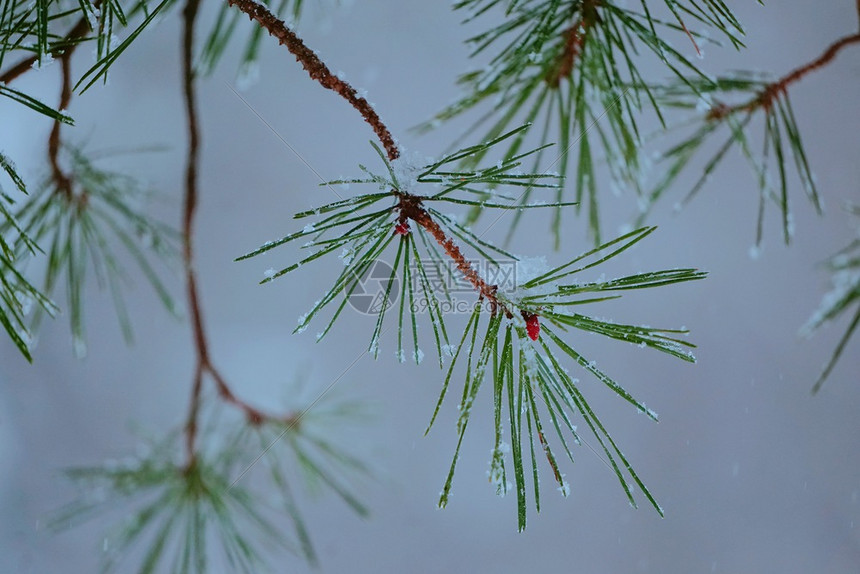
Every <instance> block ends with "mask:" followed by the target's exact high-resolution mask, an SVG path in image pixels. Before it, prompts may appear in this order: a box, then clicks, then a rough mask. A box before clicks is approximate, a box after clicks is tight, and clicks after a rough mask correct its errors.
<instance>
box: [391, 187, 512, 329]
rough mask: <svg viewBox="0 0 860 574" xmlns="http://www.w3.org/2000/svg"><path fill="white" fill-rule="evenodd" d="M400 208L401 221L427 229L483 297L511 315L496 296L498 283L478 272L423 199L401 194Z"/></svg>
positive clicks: (495, 307)
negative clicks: (492, 283)
mask: <svg viewBox="0 0 860 574" xmlns="http://www.w3.org/2000/svg"><path fill="white" fill-rule="evenodd" d="M398 209H399V210H400V220H401V223H402V220H404V219H411V220H412V221H414V222H415V223H416V224H418V225H420V226H421V227H423V228H424V229H425V230H427V232H428V233H430V235H432V236H433V238H434V239H435V240H436V242H437V243H438V244H439V245H440V246H441V247H442V249H444V250H445V254H446V255H447V256H448V257H450V258H451V260H452V261H453V262H454V264H455V265H456V266H457V269H458V270H459V271H460V273H462V274H463V277H465V278H466V279H467V280H468V281H469V283H471V284H472V286H473V287H474V288H475V290H476V291H477V292H478V293H479V294H480V295H481V297H483V298H485V299H487V301H489V302H490V304H491V305H492V307H493V309H497V308H498V309H501V310H502V311H504V313H505V314H506V315H508V316H511V311H510V310H509V309H507V307H505V305H504V304H503V303H501V302H500V301H499V299H498V297H497V296H496V291H497V290H498V285H490V284H488V283H487V282H486V281H485V280H484V279H483V278H482V277H481V276H480V275H478V272H477V271H475V268H474V267H472V265H471V264H470V263H469V262H468V261H467V260H466V257H465V256H464V255H463V252H462V251H460V247H459V246H458V245H457V244H456V243H454V241H453V240H452V239H451V238H450V237H448V235H447V234H446V233H445V230H443V229H442V227H441V226H440V225H439V224H438V223H437V222H436V221H435V220H434V219H433V218H432V217H430V214H429V213H427V210H426V209H424V206H423V205H421V200H420V199H419V198H418V197H416V196H414V195H406V194H403V195H401V196H400V204H399V205H398Z"/></svg>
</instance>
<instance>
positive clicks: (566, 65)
mask: <svg viewBox="0 0 860 574" xmlns="http://www.w3.org/2000/svg"><path fill="white" fill-rule="evenodd" d="M586 33H587V30H586V29H585V28H584V27H583V23H582V21H581V20H577V21H576V22H574V23H573V26H571V27H570V28H568V29H567V30H565V31H564V35H563V36H564V48H562V51H561V56H559V58H558V61H557V62H556V64H555V66H554V67H553V68H551V69H550V71H549V72H548V73H547V75H546V77H545V78H544V81H545V82H546V83H547V85H548V86H549V87H550V88H557V87H558V86H559V85H560V84H561V80H562V78H567V77H568V76H570V74H571V72H573V64H574V62H575V61H576V58H577V56H579V53H580V52H581V50H582V46H583V44H584V43H585V38H586Z"/></svg>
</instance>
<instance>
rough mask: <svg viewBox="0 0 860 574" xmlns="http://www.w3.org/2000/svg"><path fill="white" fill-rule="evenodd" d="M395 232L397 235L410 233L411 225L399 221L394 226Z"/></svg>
mask: <svg viewBox="0 0 860 574" xmlns="http://www.w3.org/2000/svg"><path fill="white" fill-rule="evenodd" d="M394 233H396V234H397V235H406V234H408V233H409V225H408V224H406V223H405V222H404V223H398V224H397V225H395V226H394Z"/></svg>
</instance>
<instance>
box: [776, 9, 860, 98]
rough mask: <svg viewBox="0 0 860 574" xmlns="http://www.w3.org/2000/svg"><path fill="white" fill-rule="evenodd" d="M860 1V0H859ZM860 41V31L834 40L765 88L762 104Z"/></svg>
mask: <svg viewBox="0 0 860 574" xmlns="http://www.w3.org/2000/svg"><path fill="white" fill-rule="evenodd" d="M858 1H860V0H858ZM857 43H860V33H858V34H852V35H851V36H845V37H844V38H840V39H839V40H837V41H835V42H833V44H831V45H830V46H829V47H828V48H827V49H826V50H824V53H823V54H821V55H820V56H819V57H818V58H816V59H814V60H812V61H811V62H809V63H807V64H805V65H803V66H800V67H799V68H797V69H795V70H792V71H791V72H789V73H788V74H786V75H785V76H783V77H782V78H781V79H779V80H778V81H776V82H774V83H773V84H771V85H770V86H768V87H767V89H765V91H764V92H763V93H762V96H761V100H762V101H761V105H762V106H764V107H765V108H767V107H769V106H770V105H771V103H772V102H773V98H774V97H775V96H776V95H777V94H779V93H780V92H785V91H786V90H787V89H788V86H790V85H791V84H793V83H795V82H798V81H800V80H802V79H803V78H804V77H805V76H806V75H807V74H809V73H811V72H814V71H815V70H817V69H819V68H821V67H823V66H826V65H827V64H829V63H830V62H832V61H833V59H834V58H835V57H836V55H837V54H838V53H839V51H840V50H841V49H842V48H844V47H846V46H850V45H851V44H857Z"/></svg>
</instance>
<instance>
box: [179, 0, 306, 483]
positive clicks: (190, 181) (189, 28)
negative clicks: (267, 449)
mask: <svg viewBox="0 0 860 574" xmlns="http://www.w3.org/2000/svg"><path fill="white" fill-rule="evenodd" d="M199 8H200V0H187V2H186V5H185V8H184V9H183V12H182V16H183V33H182V87H183V100H184V102H185V117H186V122H187V131H188V151H187V155H186V165H185V199H184V206H183V214H182V241H183V244H182V245H183V249H182V256H183V263H184V267H185V280H186V289H187V296H188V307H189V312H190V315H191V328H192V332H193V337H194V349H195V355H196V357H195V366H194V376H193V378H192V385H191V403H190V405H189V410H188V418H187V421H186V423H185V444H186V456H187V461H186V468H187V469H191V468H193V467H194V464H195V462H196V460H197V457H196V446H195V441H196V438H197V431H198V419H199V414H200V405H201V398H202V393H203V381H204V377H205V376H206V375H207V374H208V375H209V376H211V377H212V380H213V381H214V383H215V387H216V390H217V392H218V396H219V397H220V398H221V399H222V400H223V401H224V402H226V403H228V404H231V405H233V406H234V407H236V408H238V409H239V410H240V411H242V412H243V413H244V415H245V418H246V419H247V421H248V422H249V423H250V424H252V425H260V424H262V423H264V422H267V421H272V422H275V421H276V422H280V423H282V424H285V425H286V426H287V428H293V427H295V426H297V425H298V424H299V417H298V416H297V415H296V414H294V413H289V414H287V415H285V416H275V415H271V414H268V413H265V412H263V411H261V410H260V409H257V408H256V407H253V406H251V405H249V404H248V403H246V402H244V401H242V400H241V399H240V398H239V397H237V396H236V394H235V393H233V391H232V390H231V389H230V386H229V385H228V384H227V381H226V379H225V378H224V377H223V376H222V375H221V373H220V372H219V371H218V369H216V368H215V366H214V364H213V363H212V359H211V356H210V354H209V342H208V339H207V337H206V331H205V329H204V325H203V308H202V305H201V303H200V292H199V290H198V288H197V275H196V272H195V269H194V245H193V239H194V220H195V214H196V211H197V203H198V198H199V186H198V173H199V165H200V120H199V116H198V112H197V95H196V83H195V82H196V75H195V73H194V31H195V23H196V19H197V15H198V11H199Z"/></svg>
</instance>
